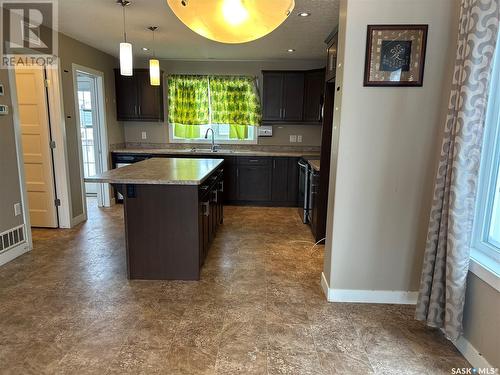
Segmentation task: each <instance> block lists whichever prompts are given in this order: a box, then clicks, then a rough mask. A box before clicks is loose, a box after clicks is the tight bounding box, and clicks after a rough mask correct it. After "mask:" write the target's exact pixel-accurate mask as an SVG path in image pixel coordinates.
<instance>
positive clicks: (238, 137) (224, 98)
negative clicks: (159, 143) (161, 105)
mask: <svg viewBox="0 0 500 375" xmlns="http://www.w3.org/2000/svg"><path fill="white" fill-rule="evenodd" d="M168 94H169V95H168V97H169V102H168V121H169V139H170V142H173V143H203V142H210V141H211V135H210V136H209V137H208V139H205V134H206V132H207V130H208V129H212V130H213V132H214V138H215V140H216V141H217V142H218V143H257V131H256V129H255V128H256V126H259V125H260V121H261V107H260V96H259V93H258V90H257V84H256V79H255V78H254V77H242V76H192V75H171V76H169V78H168Z"/></svg>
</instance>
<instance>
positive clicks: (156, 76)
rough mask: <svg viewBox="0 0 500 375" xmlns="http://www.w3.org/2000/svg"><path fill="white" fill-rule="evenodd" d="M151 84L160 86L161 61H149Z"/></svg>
mask: <svg viewBox="0 0 500 375" xmlns="http://www.w3.org/2000/svg"><path fill="white" fill-rule="evenodd" d="M149 83H150V84H151V86H160V61H158V60H157V59H151V60H149Z"/></svg>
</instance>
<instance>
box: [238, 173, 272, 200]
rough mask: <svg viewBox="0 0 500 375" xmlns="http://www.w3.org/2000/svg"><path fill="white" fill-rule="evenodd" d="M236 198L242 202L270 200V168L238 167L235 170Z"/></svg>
mask: <svg viewBox="0 0 500 375" xmlns="http://www.w3.org/2000/svg"><path fill="white" fill-rule="evenodd" d="M237 180H238V193H239V194H238V198H239V200H242V201H256V202H265V201H270V200H271V168H270V167H269V166H261V165H256V166H252V165H239V166H238V169H237Z"/></svg>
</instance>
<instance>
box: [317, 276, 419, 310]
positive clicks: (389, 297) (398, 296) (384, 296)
mask: <svg viewBox="0 0 500 375" xmlns="http://www.w3.org/2000/svg"><path fill="white" fill-rule="evenodd" d="M321 287H322V288H323V292H324V293H325V296H326V299H327V300H328V302H352V303H390V304H404V305H415V304H416V303H417V298H418V292H410V291H404V290H361V289H334V288H330V287H329V285H328V281H327V280H326V277H325V274H324V273H322V274H321Z"/></svg>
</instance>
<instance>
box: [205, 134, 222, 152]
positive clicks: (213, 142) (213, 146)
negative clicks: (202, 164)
mask: <svg viewBox="0 0 500 375" xmlns="http://www.w3.org/2000/svg"><path fill="white" fill-rule="evenodd" d="M210 131H211V132H212V147H211V148H210V149H211V150H212V152H217V150H218V149H219V145H216V144H215V133H214V130H213V129H212V128H208V129H207V132H206V133H205V139H208V132H210Z"/></svg>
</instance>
